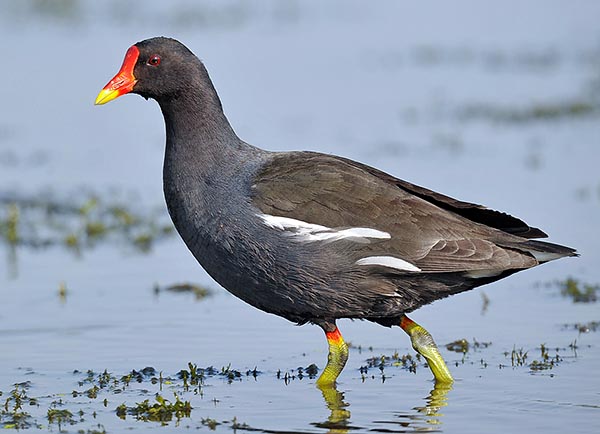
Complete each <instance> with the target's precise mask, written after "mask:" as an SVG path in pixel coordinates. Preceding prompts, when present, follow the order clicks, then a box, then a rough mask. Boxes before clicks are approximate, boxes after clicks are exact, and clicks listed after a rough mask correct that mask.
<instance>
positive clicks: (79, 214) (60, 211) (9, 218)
mask: <svg viewBox="0 0 600 434" xmlns="http://www.w3.org/2000/svg"><path fill="white" fill-rule="evenodd" d="M173 233H174V229H173V226H172V224H171V222H170V220H169V219H168V216H167V215H166V212H165V211H164V210H162V209H161V210H159V211H148V212H146V211H144V209H143V207H141V206H135V204H132V203H126V202H124V201H116V200H114V199H109V198H103V197H101V196H100V195H98V194H95V193H83V194H79V195H75V196H74V197H52V196H51V195H50V196H48V195H37V196H19V195H0V243H3V244H5V245H8V246H10V247H13V248H15V247H29V248H37V249H39V248H47V247H53V246H62V247H65V248H67V249H69V250H71V251H73V252H76V253H81V252H82V251H83V250H84V249H87V248H92V247H94V246H96V245H98V244H100V243H103V242H114V243H119V244H124V245H126V246H129V247H132V248H134V249H136V250H138V251H141V252H147V251H149V250H150V249H151V248H152V246H153V244H154V243H155V242H156V241H159V240H161V239H163V238H165V237H169V236H171V235H172V234H173Z"/></svg>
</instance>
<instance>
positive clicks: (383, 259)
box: [356, 256, 421, 271]
mask: <svg viewBox="0 0 600 434" xmlns="http://www.w3.org/2000/svg"><path fill="white" fill-rule="evenodd" d="M356 264H357V265H381V266H383V267H390V268H395V269H397V270H402V271H421V269H420V268H419V267H416V266H414V265H413V264H411V263H410V262H406V261H405V260H404V259H400V258H394V257H393V256H368V257H366V258H362V259H359V260H358V261H356Z"/></svg>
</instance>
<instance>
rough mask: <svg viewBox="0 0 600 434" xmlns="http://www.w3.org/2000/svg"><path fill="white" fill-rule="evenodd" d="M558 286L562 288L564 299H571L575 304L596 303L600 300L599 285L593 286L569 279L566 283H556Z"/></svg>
mask: <svg viewBox="0 0 600 434" xmlns="http://www.w3.org/2000/svg"><path fill="white" fill-rule="evenodd" d="M556 285H557V286H558V287H559V288H560V293H561V295H562V296H563V297H567V298H570V299H572V300H573V302H575V303H594V302H596V301H597V300H598V291H600V285H598V284H596V285H592V284H589V283H584V282H581V281H579V280H577V279H574V278H572V277H568V278H567V279H565V280H564V281H559V282H556Z"/></svg>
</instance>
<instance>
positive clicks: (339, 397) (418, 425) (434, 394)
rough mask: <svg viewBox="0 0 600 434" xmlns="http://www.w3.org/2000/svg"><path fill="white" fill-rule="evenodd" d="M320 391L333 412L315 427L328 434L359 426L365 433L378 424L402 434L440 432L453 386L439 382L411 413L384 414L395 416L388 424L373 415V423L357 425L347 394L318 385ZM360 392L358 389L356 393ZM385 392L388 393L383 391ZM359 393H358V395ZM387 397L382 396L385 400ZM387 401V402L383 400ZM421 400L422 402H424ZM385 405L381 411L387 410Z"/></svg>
mask: <svg viewBox="0 0 600 434" xmlns="http://www.w3.org/2000/svg"><path fill="white" fill-rule="evenodd" d="M317 387H318V389H319V390H320V391H321V393H322V395H323V399H324V400H325V405H326V406H327V408H328V410H329V411H330V414H329V417H328V418H327V421H324V422H315V423H313V424H312V425H314V426H316V427H319V428H326V429H328V431H327V432H328V433H332V434H342V433H348V432H351V431H353V432H354V431H355V430H357V429H361V426H360V425H364V427H363V428H364V429H369V430H371V429H373V428H374V425H375V424H384V427H387V428H384V427H382V429H386V430H387V429H389V427H390V426H391V425H395V424H397V425H400V426H401V427H402V429H403V430H405V429H407V428H408V429H410V430H414V431H438V430H439V429H440V425H442V423H443V422H442V417H443V416H444V414H443V413H442V412H441V409H442V408H443V407H446V406H447V405H448V392H449V391H450V390H452V384H449V383H446V382H436V384H435V386H434V387H433V389H432V390H431V392H430V393H429V395H428V396H427V397H426V398H424V401H425V405H424V406H415V407H412V411H409V412H405V411H400V412H391V413H390V412H387V411H386V412H385V414H387V415H390V414H392V415H393V417H391V418H390V419H389V420H385V417H384V415H383V414H377V415H372V417H373V419H374V420H368V421H361V422H359V421H354V423H351V422H350V417H351V413H350V410H349V407H350V404H349V403H348V402H347V401H345V399H344V393H343V392H340V391H338V389H337V387H336V385H335V384H327V385H322V384H318V383H317ZM381 387H388V386H387V385H385V386H384V385H383V384H382V385H381ZM356 390H358V389H356ZM382 392H385V391H382ZM355 393H359V392H355ZM383 395H384V394H383V393H382V396H383ZM382 399H385V398H382ZM421 399H422V398H421ZM385 405H386V403H385V402H382V407H383V408H385Z"/></svg>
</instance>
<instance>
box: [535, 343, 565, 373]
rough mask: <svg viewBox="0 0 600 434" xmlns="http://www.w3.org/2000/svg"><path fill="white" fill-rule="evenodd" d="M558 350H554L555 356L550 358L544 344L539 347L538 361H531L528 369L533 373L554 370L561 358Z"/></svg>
mask: <svg viewBox="0 0 600 434" xmlns="http://www.w3.org/2000/svg"><path fill="white" fill-rule="evenodd" d="M558 351H559V349H558V348H556V354H555V355H554V356H550V353H549V352H548V347H547V346H546V345H545V344H541V345H540V353H541V354H540V359H539V360H533V361H532V362H531V363H530V364H529V369H530V370H531V371H533V372H535V371H545V370H548V369H552V368H554V367H555V366H556V365H557V364H559V363H560V362H562V358H561V357H560V356H559V354H558Z"/></svg>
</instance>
